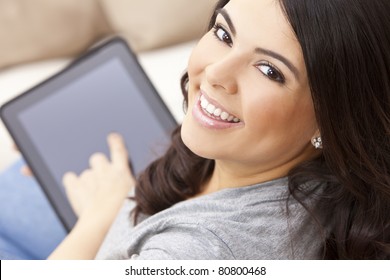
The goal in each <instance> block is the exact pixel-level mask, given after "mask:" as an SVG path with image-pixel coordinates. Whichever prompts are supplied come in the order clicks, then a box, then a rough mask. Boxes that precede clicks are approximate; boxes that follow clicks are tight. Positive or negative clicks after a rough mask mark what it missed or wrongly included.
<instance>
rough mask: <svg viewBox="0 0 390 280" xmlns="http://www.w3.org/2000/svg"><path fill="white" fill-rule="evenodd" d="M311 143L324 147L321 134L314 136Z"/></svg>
mask: <svg viewBox="0 0 390 280" xmlns="http://www.w3.org/2000/svg"><path fill="white" fill-rule="evenodd" d="M311 144H312V145H313V146H314V148H316V149H322V139H321V136H318V137H313V138H312V139H311Z"/></svg>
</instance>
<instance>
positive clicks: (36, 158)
mask: <svg viewBox="0 0 390 280" xmlns="http://www.w3.org/2000/svg"><path fill="white" fill-rule="evenodd" d="M1 113H2V118H3V120H4V123H5V124H6V126H7V128H8V130H9V131H10V133H11V135H12V137H13V138H14V140H15V142H16V143H17V144H18V146H19V148H20V150H21V152H22V154H23V155H24V157H25V158H26V161H27V162H28V164H29V165H30V166H31V168H32V170H33V172H34V174H35V176H36V177H37V179H38V182H39V183H40V185H41V186H42V188H43V190H44V191H45V193H46V195H47V197H48V198H49V200H50V202H51V203H52V205H53V206H54V208H55V210H56V211H57V214H58V215H59V217H60V219H61V221H62V222H63V223H64V225H65V228H66V229H68V230H70V229H71V228H72V226H73V225H74V223H75V221H76V217H75V215H74V213H73V211H72V210H71V207H70V205H69V202H68V201H67V198H66V195H65V190H64V187H63V185H62V177H63V175H64V174H65V173H66V172H69V171H72V172H75V173H77V174H79V173H81V172H82V171H83V170H85V169H87V168H88V167H89V158H90V156H91V155H92V154H93V153H96V152H102V153H104V154H106V155H107V156H109V150H108V144H107V136H108V134H109V133H111V132H118V133H120V134H121V135H122V136H123V137H124V139H125V142H126V145H127V148H128V151H129V160H130V161H131V164H132V168H133V172H134V173H135V174H136V175H137V174H139V173H140V172H141V171H142V170H144V169H145V167H147V165H148V164H149V163H151V162H152V161H153V160H154V159H156V158H157V157H158V156H161V155H162V154H163V153H164V151H166V149H167V147H168V144H169V139H170V134H171V132H172V130H173V129H174V128H175V127H176V125H177V124H176V122H175V121H174V118H173V117H172V114H171V113H170V112H169V111H168V109H167V107H166V106H165V104H164V103H163V102H162V100H161V98H160V97H159V96H158V94H157V92H156V91H155V89H154V87H153V86H152V85H151V83H150V81H149V79H148V78H147V77H146V75H145V74H144V72H143V71H142V69H141V67H140V66H139V64H138V62H137V60H136V58H135V56H134V55H132V53H131V51H130V50H129V49H128V48H127V46H126V45H125V43H124V42H123V41H121V40H113V41H112V42H109V43H107V44H106V45H104V46H102V47H101V48H99V49H98V50H95V51H94V52H92V53H91V54H88V55H86V56H85V57H83V58H81V59H80V60H78V61H77V63H74V64H73V65H71V66H70V67H68V68H67V69H65V70H64V71H62V72H61V73H60V74H57V75H56V76H54V77H52V78H50V79H49V80H47V81H45V82H43V83H42V84H40V85H38V86H37V87H35V88H33V89H32V90H30V91H28V92H26V93H24V94H23V95H21V96H20V97H18V98H16V99H15V100H12V101H10V102H9V103H7V104H6V105H4V107H3V108H2V112H1Z"/></svg>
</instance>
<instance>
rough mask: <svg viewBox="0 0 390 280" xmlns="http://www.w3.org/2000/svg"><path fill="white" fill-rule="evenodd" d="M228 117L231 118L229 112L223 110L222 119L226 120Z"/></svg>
mask: <svg viewBox="0 0 390 280" xmlns="http://www.w3.org/2000/svg"><path fill="white" fill-rule="evenodd" d="M228 118H229V114H228V113H226V112H222V114H221V119H222V120H224V121H226V120H227V119H228Z"/></svg>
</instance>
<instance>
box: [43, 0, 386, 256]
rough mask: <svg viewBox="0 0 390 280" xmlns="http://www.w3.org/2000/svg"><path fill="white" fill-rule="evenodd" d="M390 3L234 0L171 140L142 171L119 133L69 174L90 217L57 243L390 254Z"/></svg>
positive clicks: (207, 39)
mask: <svg viewBox="0 0 390 280" xmlns="http://www.w3.org/2000/svg"><path fill="white" fill-rule="evenodd" d="M389 13H390V3H389V2H388V1H387V0H373V1H369V2H368V1H365V0H342V1H341V0H337V1H336V0H326V1H309V0H299V1H297V0H279V1H274V0H261V1H260V0H231V1H226V0H223V1H222V0H221V1H219V3H218V4H217V7H216V9H215V13H214V15H213V17H212V19H211V23H210V30H209V31H208V33H207V34H205V36H204V37H203V38H202V39H201V40H200V42H199V44H198V45H197V47H196V48H195V49H194V51H193V53H192V55H191V58H190V60H189V64H188V73H187V74H186V75H185V76H184V77H183V79H182V86H183V93H184V96H185V101H186V104H187V113H186V116H185V119H184V121H183V123H182V126H181V127H179V128H178V129H177V130H176V131H175V132H174V133H173V136H172V146H171V147H170V149H169V150H168V152H167V153H166V155H165V156H164V157H162V158H161V159H159V160H157V161H156V162H154V163H153V164H152V165H151V166H150V167H149V168H148V169H147V170H146V171H145V172H144V173H143V174H142V175H141V176H140V177H139V178H138V179H137V181H135V180H134V178H133V176H132V175H131V173H130V171H129V168H128V166H127V158H126V154H127V153H126V149H125V147H124V145H123V141H122V140H121V138H120V136H119V135H110V137H109V146H110V150H111V159H107V158H106V157H104V156H103V155H100V154H96V155H93V156H92V157H91V161H90V166H91V168H90V169H89V170H87V171H85V172H84V173H82V174H81V175H79V176H78V175H76V174H73V173H68V174H66V175H65V176H64V183H65V185H66V186H67V191H68V194H69V197H70V200H71V202H72V204H73V206H74V209H75V210H76V211H77V213H78V214H79V221H78V223H77V224H76V226H75V228H74V229H73V231H72V232H71V233H70V234H69V235H68V236H67V237H66V239H65V240H64V241H63V242H62V243H61V244H60V246H59V247H58V248H57V249H56V250H55V251H54V252H53V254H52V255H51V258H70V259H73V258H94V257H96V254H98V255H97V257H98V258H133V259H209V258H210V259H261V258H264V259H322V258H326V259H327V258H331V259H389V258H390V218H389V210H390V177H389V175H390V174H389V168H390V151H389V144H390V143H389V132H390V123H389V122H390V115H389V114H390V110H389V104H390V53H389V52H388V50H387V49H388V46H389V45H390V17H389V16H388V15H389ZM134 185H135V187H134ZM129 191H135V194H134V198H133V200H126V196H127V194H128V192H129ZM124 200H126V204H125V205H124V206H123V208H122V210H119V209H120V208H121V207H122V202H123V201H124ZM131 210H133V211H132V212H131V213H132V216H131V217H130V216H129V211H131ZM118 211H119V215H118V216H117V213H118ZM116 216H117V219H116V221H115V222H114V224H113V225H111V224H112V222H113V220H114V218H115V217H116ZM133 221H135V225H133ZM110 228H111V229H110ZM109 229H110V231H109V233H108V235H107V232H108V230H109Z"/></svg>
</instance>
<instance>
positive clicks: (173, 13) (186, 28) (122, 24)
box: [101, 0, 217, 51]
mask: <svg viewBox="0 0 390 280" xmlns="http://www.w3.org/2000/svg"><path fill="white" fill-rule="evenodd" d="M216 2H217V1H216V0H133V1H129V0H101V3H102V6H103V10H104V11H105V13H106V15H107V19H108V22H109V24H110V25H111V27H112V28H113V29H114V30H115V31H116V32H117V33H119V34H122V35H124V36H125V37H126V38H128V40H129V42H130V44H131V45H132V47H133V48H134V49H135V50H137V51H139V50H147V49H152V48H157V47H162V46H167V45H171V44H175V43H178V42H183V41H188V40H193V39H194V38H197V37H200V36H201V35H202V34H203V33H204V32H205V31H206V29H207V25H208V21H209V18H210V16H211V14H212V12H213V8H214V6H215V4H216Z"/></svg>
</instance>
